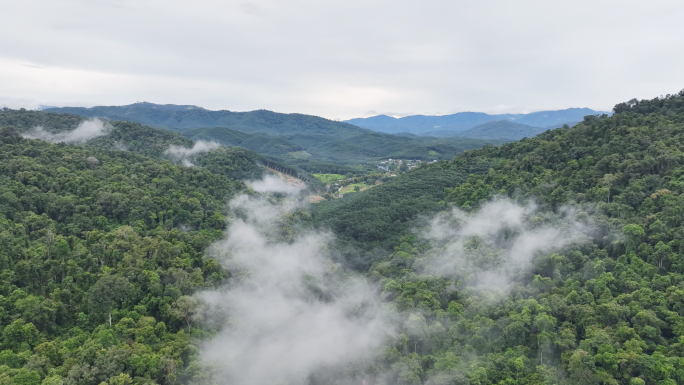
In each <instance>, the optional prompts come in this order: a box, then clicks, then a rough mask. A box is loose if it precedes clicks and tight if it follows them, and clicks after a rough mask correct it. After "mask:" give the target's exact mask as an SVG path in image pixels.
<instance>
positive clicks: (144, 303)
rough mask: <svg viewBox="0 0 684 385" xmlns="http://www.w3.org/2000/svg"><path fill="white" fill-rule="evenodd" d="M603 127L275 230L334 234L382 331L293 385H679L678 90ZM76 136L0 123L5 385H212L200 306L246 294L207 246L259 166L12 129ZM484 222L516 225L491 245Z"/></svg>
mask: <svg viewBox="0 0 684 385" xmlns="http://www.w3.org/2000/svg"><path fill="white" fill-rule="evenodd" d="M614 112H615V114H614V115H613V116H610V117H608V116H606V115H604V116H599V117H597V116H588V117H586V118H585V119H584V121H583V122H581V123H579V124H578V125H576V126H574V127H572V128H570V127H564V128H559V129H556V130H551V131H547V132H545V133H542V134H540V135H539V136H537V137H534V138H527V139H523V140H521V141H518V142H512V143H507V144H503V145H501V146H498V147H496V146H492V145H489V146H485V147H483V148H480V149H474V150H469V151H466V152H465V153H462V154H458V155H457V156H456V157H455V158H454V159H453V160H451V161H442V162H436V163H432V164H427V163H423V164H421V166H419V167H417V168H414V169H412V170H409V171H408V172H407V173H406V174H403V175H399V176H397V177H396V178H392V179H391V180H389V181H387V182H386V183H384V184H381V185H379V186H376V187H374V188H372V189H369V190H367V191H360V192H356V193H353V194H350V195H349V196H346V195H345V197H344V198H341V199H335V200H331V201H323V202H321V203H317V204H315V205H312V206H310V207H307V208H304V209H302V208H301V207H300V208H298V209H297V211H295V212H293V213H292V214H291V215H290V216H289V217H288V218H287V220H285V221H283V222H280V223H279V226H281V227H282V231H281V232H280V235H279V237H280V239H281V240H285V241H287V240H288V239H294V238H296V237H297V234H298V233H302V234H303V233H306V232H309V231H317V229H318V230H326V229H328V230H330V231H331V232H332V233H333V234H334V235H335V239H334V240H331V241H330V245H329V246H328V247H329V248H333V249H337V250H340V253H338V254H337V255H338V256H337V260H336V261H335V262H336V263H338V264H340V266H343V267H344V268H345V269H346V271H347V273H346V274H348V275H349V276H353V275H362V276H364V277H365V279H367V280H369V281H370V282H371V283H372V285H374V287H376V288H377V294H378V297H379V298H381V302H383V308H384V309H386V310H387V311H389V312H391V313H392V314H394V317H393V318H392V319H393V321H392V322H393V330H394V332H393V333H389V335H388V337H387V339H386V341H385V342H384V344H383V348H382V352H380V353H378V354H377V355H375V356H374V358H373V359H371V360H368V361H365V362H362V363H355V364H354V365H352V366H349V367H345V368H341V369H340V368H338V369H339V370H331V371H329V372H323V373H321V372H318V373H313V374H311V375H310V376H308V377H307V378H306V381H305V382H307V383H310V384H328V383H330V384H333V383H345V382H344V381H351V382H353V383H361V382H362V381H367V383H378V384H380V383H388V384H459V385H460V384H473V385H474V384H629V385H638V384H654V385H655V384H658V385H669V384H684V227H683V223H682V222H683V221H682V218H683V216H682V215H683V214H684V195H683V194H684V152H683V151H682V150H683V149H684V92H680V93H678V94H676V95H668V96H666V97H660V98H656V99H653V100H644V101H637V100H632V101H629V102H627V103H621V104H618V105H616V106H615V109H614ZM84 119H85V118H81V117H78V116H75V115H68V114H56V113H50V114H47V113H44V112H33V111H9V110H7V111H2V112H0V125H2V126H5V127H4V128H2V130H1V131H0V269H1V271H0V325H1V329H0V343H1V347H0V383H3V384H4V383H6V384H46V385H47V384H79V385H89V384H93V385H98V384H101V383H107V384H133V383H135V384H144V383H149V384H152V383H158V384H177V383H198V384H199V383H210V382H211V383H213V382H214V381H216V382H220V380H217V379H216V378H211V377H209V376H208V375H207V373H208V372H209V370H208V369H207V368H206V366H204V364H203V363H202V361H201V360H200V346H201V343H202V341H207V340H211V339H212V338H213V336H214V335H215V334H216V333H217V332H218V331H219V327H218V326H215V325H214V326H212V325H210V324H209V323H207V322H204V323H202V322H201V319H200V318H199V316H198V314H199V309H200V308H201V306H202V304H201V299H199V298H198V297H197V296H194V294H196V293H198V292H200V291H204V290H213V289H216V288H219V287H225V285H226V284H230V282H232V281H233V280H236V279H239V277H236V276H234V275H232V274H231V272H230V271H228V270H226V268H225V267H224V266H222V265H221V264H220V263H219V262H217V261H215V260H214V259H212V258H209V255H208V254H207V248H208V247H209V245H211V244H212V243H213V242H215V241H217V240H219V239H220V238H221V237H223V236H224V230H225V228H226V218H227V217H229V216H232V215H234V214H235V213H233V212H231V210H232V209H231V208H230V206H227V205H226V202H227V201H228V200H230V199H232V198H233V197H235V196H236V195H238V194H242V193H247V194H249V195H254V194H256V193H255V192H254V191H253V190H251V189H250V188H248V187H247V186H246V185H245V184H244V183H243V182H241V181H240V180H249V179H255V178H258V177H260V176H262V175H263V174H264V172H265V171H264V168H263V159H264V158H262V156H261V155H259V154H256V153H253V152H250V151H248V150H244V149H236V148H233V147H229V148H220V149H214V150H213V151H210V152H206V153H204V154H200V155H197V157H196V158H192V162H193V163H194V164H195V165H196V167H186V166H183V165H181V164H179V162H177V161H174V160H173V159H166V155H165V154H168V152H167V150H166V149H168V148H169V146H172V145H177V146H185V148H189V147H191V146H193V145H194V144H193V142H192V141H191V140H189V139H187V138H185V137H183V136H181V135H179V134H176V133H172V132H169V131H163V130H158V129H154V128H151V127H147V126H142V125H139V124H137V123H130V122H116V121H112V122H110V124H111V125H112V127H113V129H112V130H111V131H110V133H109V134H107V135H103V136H99V137H97V138H93V139H90V140H88V141H86V142H85V143H83V144H65V143H57V144H51V143H47V142H45V141H42V140H37V139H26V138H23V137H22V136H21V135H19V134H18V132H19V133H26V132H28V131H29V130H30V129H32V128H33V127H35V126H42V127H44V128H45V129H46V130H52V131H54V132H60V131H65V130H71V129H73V128H74V127H76V126H78V125H79V124H81V123H82V122H83V121H84ZM11 127H13V128H11ZM117 146H119V147H120V148H121V149H122V150H117V149H114V148H116V147H117ZM124 148H125V149H126V151H124V150H123V149H124ZM282 166H283V167H291V166H287V165H282ZM292 172H293V173H294V172H301V173H302V174H301V175H302V176H305V173H304V171H302V170H301V169H298V170H294V169H293V170H292ZM314 188H315V186H314ZM273 199H280V198H278V197H277V196H276V197H274V198H273ZM497 205H498V206H497ZM492 207H494V208H497V207H498V208H501V207H503V208H506V210H504V211H500V212H502V213H510V212H517V213H519V214H520V215H519V217H520V218H521V219H520V222H519V223H518V224H517V225H516V226H503V227H500V228H498V227H497V226H496V223H498V222H500V221H505V220H508V219H506V218H501V219H500V220H499V218H497V217H496V216H491V215H490V216H487V215H489V214H487V213H490V212H495V213H499V211H491V210H494V209H492ZM454 210H456V211H454ZM488 210H490V211H488ZM516 210H518V211H516ZM478 218H488V220H487V221H480V222H476V221H475V220H476V219H478ZM511 218H513V217H511ZM514 219H515V218H513V219H511V221H513V222H514ZM513 222H511V223H513ZM440 226H441V227H440ZM459 226H461V227H459ZM436 228H442V229H445V228H446V229H459V228H460V229H461V230H458V231H455V230H454V232H451V233H449V232H446V233H438V232H436V231H434V229H436ZM478 229H480V230H478ZM481 229H485V230H481ZM488 229H494V230H495V231H494V230H492V231H490V230H488ZM471 230H472V231H471ZM459 231H460V232H459ZM469 231H470V232H469ZM487 231H489V232H487ZM574 232H578V233H581V236H578V237H573V238H572V239H571V240H569V241H567V242H565V241H563V242H560V241H559V242H557V244H554V242H552V241H553V240H555V239H558V240H565V239H570V238H569V237H570V236H571V235H572V234H574ZM426 234H427V235H426ZM544 235H546V237H545V238H544ZM552 235H553V236H552ZM525 237H528V238H525ZM554 237H555V238H554ZM541 238H544V239H541ZM521 240H526V242H527V243H525V245H527V246H529V245H530V244H535V245H536V244H541V243H544V242H542V240H545V241H546V242H547V243H548V244H549V245H548V246H549V247H545V248H541V247H537V248H535V247H536V246H535V247H531V246H529V247H527V248H526V249H524V250H523V249H516V248H515V247H512V246H511V245H513V246H515V245H520V244H519V243H516V242H518V241H521ZM526 253H527V254H529V256H530V258H529V260H526V261H516V263H517V264H514V265H511V264H510V259H511V258H513V259H515V257H516V256H517V255H523V254H525V255H527V254H526ZM454 261H456V262H457V263H454ZM483 277H495V278H496V279H497V280H499V281H500V282H495V281H494V280H492V279H489V280H485V282H487V284H488V286H497V287H495V288H492V287H483V285H482V284H481V283H482V282H483V281H482V280H483ZM318 298H319V300H321V301H326V295H325V293H319V297H318Z"/></svg>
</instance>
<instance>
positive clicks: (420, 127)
mask: <svg viewBox="0 0 684 385" xmlns="http://www.w3.org/2000/svg"><path fill="white" fill-rule="evenodd" d="M602 114H607V115H610V114H611V113H610V112H605V111H595V110H592V109H590V108H568V109H565V110H557V111H538V112H532V113H529V114H499V115H489V114H486V113H484V112H459V113H456V114H451V115H441V116H428V115H412V116H406V117H403V118H394V117H391V116H387V115H378V116H373V117H370V118H356V119H349V120H345V122H346V123H349V124H353V125H356V126H359V127H363V128H368V129H371V130H374V131H379V132H386V133H399V132H411V133H414V134H418V135H429V133H431V132H435V131H439V132H451V133H452V134H454V133H456V132H459V131H465V130H468V129H470V128H473V127H475V126H477V125H479V124H483V123H487V122H491V121H500V120H504V121H508V122H511V123H518V124H524V125H527V126H532V127H544V128H550V127H552V126H553V127H552V128H556V127H560V126H562V125H563V124H567V123H569V122H579V121H581V120H582V119H583V118H584V117H585V116H587V115H602ZM504 138H509V137H508V136H504Z"/></svg>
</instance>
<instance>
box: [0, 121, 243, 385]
mask: <svg viewBox="0 0 684 385" xmlns="http://www.w3.org/2000/svg"><path fill="white" fill-rule="evenodd" d="M244 189H245V186H244V185H243V184H242V183H241V182H236V181H232V180H229V179H227V178H226V177H224V176H221V175H217V174H215V173H212V172H210V171H208V170H205V169H201V168H187V167H181V166H176V165H173V164H172V163H170V162H168V161H166V160H156V159H153V158H148V157H144V156H141V155H138V154H135V153H131V152H122V151H106V150H99V149H94V148H89V147H77V146H70V145H64V144H49V143H46V142H43V141H39V140H28V139H23V138H22V137H20V136H19V135H17V134H15V133H14V132H13V131H12V130H11V129H2V131H0V264H1V266H0V268H1V269H2V272H1V273H0V306H1V309H2V310H1V311H0V322H1V324H2V330H1V334H2V339H1V341H2V342H1V344H2V346H1V347H0V351H2V352H1V353H0V381H1V382H2V383H16V384H40V383H41V381H43V383H50V384H52V383H61V381H62V380H63V382H64V383H66V384H99V383H101V382H106V383H109V384H129V383H131V382H133V383H168V384H171V383H177V382H179V381H181V380H182V379H183V378H187V376H191V375H192V373H191V369H187V370H186V369H184V368H187V367H188V366H187V365H188V364H189V363H190V362H191V361H192V360H193V357H195V354H196V349H195V348H194V347H193V346H192V344H191V342H190V339H189V335H188V333H187V325H186V322H185V318H184V317H183V315H182V314H181V313H182V312H180V310H179V309H181V308H187V306H186V307H183V305H184V301H185V302H187V299H186V298H188V297H183V295H187V294H191V293H192V292H193V291H194V290H196V289H198V288H204V287H212V286H213V285H215V284H217V283H220V282H221V281H222V280H223V275H222V273H221V271H220V269H219V267H218V265H217V264H216V263H214V262H213V261H212V260H207V259H205V258H204V257H203V250H204V248H205V247H206V246H207V245H208V244H209V243H211V242H212V241H213V240H215V239H217V238H218V237H220V236H221V234H222V229H223V228H224V226H225V221H224V214H223V210H224V207H225V206H224V204H225V201H226V199H228V198H229V197H231V196H233V195H234V194H235V193H236V192H239V191H243V190H244ZM184 298H185V299H184ZM110 316H111V318H110ZM110 320H111V323H112V325H113V326H112V327H109V322H110ZM188 370H190V371H188ZM60 378H61V380H60Z"/></svg>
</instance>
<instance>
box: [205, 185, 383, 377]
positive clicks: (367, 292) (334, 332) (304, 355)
mask: <svg viewBox="0 0 684 385" xmlns="http://www.w3.org/2000/svg"><path fill="white" fill-rule="evenodd" d="M271 184H273V185H275V182H273V181H270V182H269V181H268V180H266V181H263V185H264V186H270V187H272V185H271ZM257 186H258V185H257ZM270 187H269V188H270ZM280 187H283V186H282V185H281V186H280ZM279 191H282V190H279ZM230 206H231V209H232V211H233V212H234V213H236V216H237V217H238V218H237V219H235V220H233V222H232V223H231V224H230V226H229V228H228V230H227V236H226V238H225V239H224V240H222V241H220V242H218V243H216V244H214V245H213V246H212V247H211V249H210V254H211V255H212V256H213V257H214V258H216V259H218V260H220V261H221V262H222V263H223V264H224V266H225V267H226V268H227V269H228V270H229V271H230V273H231V274H232V276H233V278H232V281H231V284H230V286H229V287H226V288H225V290H221V291H215V292H205V293H203V294H202V295H201V296H202V298H203V300H204V302H205V303H207V304H208V305H209V308H210V309H213V310H212V312H213V313H214V314H227V315H228V318H227V319H225V320H219V321H223V322H225V328H224V329H223V331H222V332H221V334H220V335H219V336H218V337H216V338H215V339H214V340H213V341H212V342H211V343H208V344H206V345H205V346H204V347H203V350H202V354H203V359H204V361H205V363H208V364H212V366H213V368H214V370H215V375H216V376H217V378H216V381H217V382H220V383H230V384H276V383H278V384H280V383H282V384H299V383H307V378H308V376H310V375H312V373H316V372H319V373H320V372H324V373H326V374H329V373H328V371H329V370H333V371H334V370H340V369H341V368H344V367H346V366H348V365H355V364H362V363H363V362H364V359H367V358H368V356H369V355H371V354H374V353H375V352H377V351H378V348H379V347H380V345H381V343H382V341H383V339H384V336H385V335H386V333H385V327H384V326H383V323H382V322H381V319H380V314H379V310H378V309H379V307H378V302H377V296H376V295H375V291H373V290H372V288H371V287H369V285H368V284H367V283H366V281H365V280H364V279H362V278H360V277H358V276H354V275H350V274H349V273H348V272H345V271H344V270H343V269H342V268H341V267H340V266H339V265H337V264H335V263H333V262H332V261H331V260H330V258H329V256H330V250H328V249H327V245H330V244H331V241H332V236H331V235H330V234H326V233H319V232H308V233H305V234H303V235H301V236H296V237H295V238H294V239H284V238H283V237H282V233H281V230H282V223H280V222H279V220H280V218H281V217H282V216H283V215H285V214H287V213H289V212H292V211H293V210H295V209H296V208H297V207H298V203H297V201H296V199H294V198H288V199H285V200H281V201H279V202H277V203H274V202H273V201H269V200H267V199H265V198H254V197H247V196H244V195H243V196H240V197H237V198H235V199H234V200H233V201H232V202H231V203H230ZM214 321H216V320H214ZM345 376H346V375H343V376H342V377H343V378H341V380H343V381H344V377H345ZM361 381H362V379H359V380H358V381H357V382H358V383H361Z"/></svg>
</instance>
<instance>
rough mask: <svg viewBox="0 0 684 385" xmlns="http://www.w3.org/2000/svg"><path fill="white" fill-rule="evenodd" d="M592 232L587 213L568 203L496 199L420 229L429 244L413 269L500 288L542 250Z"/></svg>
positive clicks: (580, 239)
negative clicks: (541, 207) (543, 207)
mask: <svg viewBox="0 0 684 385" xmlns="http://www.w3.org/2000/svg"><path fill="white" fill-rule="evenodd" d="M593 231H594V230H593V228H592V226H591V222H590V221H589V217H588V214H587V213H585V212H579V211H578V210H576V209H573V208H570V207H566V208H563V209H561V210H560V211H559V213H557V214H553V213H542V212H539V211H538V210H537V207H536V206H535V205H534V204H528V205H525V206H522V205H519V204H516V203H514V202H512V201H510V200H507V199H497V200H494V201H491V202H488V203H486V204H484V205H483V206H482V207H481V208H480V209H479V210H478V211H477V212H475V213H471V214H469V213H465V212H463V211H461V210H458V209H452V210H450V211H445V212H442V213H440V214H439V215H437V216H435V217H434V218H433V219H432V220H431V221H430V224H429V226H428V227H427V229H425V230H424V231H422V233H421V236H422V237H423V238H424V239H426V240H428V241H429V242H430V243H431V246H432V248H431V250H430V251H429V252H428V253H426V254H427V256H426V258H424V259H423V260H421V261H420V262H419V263H417V266H415V268H417V269H418V270H420V271H422V272H425V273H427V274H431V275H437V276H443V277H448V278H453V279H458V280H461V281H462V283H464V284H467V285H468V286H471V287H479V288H485V289H495V290H502V289H505V288H507V287H508V285H509V284H510V283H512V282H513V281H514V280H515V279H516V278H520V276H519V274H520V273H525V272H526V271H528V270H529V268H530V265H531V263H532V262H533V261H534V259H535V257H537V256H538V255H539V254H540V253H543V252H547V253H548V252H551V251H552V250H559V249H562V248H563V247H565V246H567V245H570V244H579V243H584V242H588V241H590V240H591V235H592V233H593Z"/></svg>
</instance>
